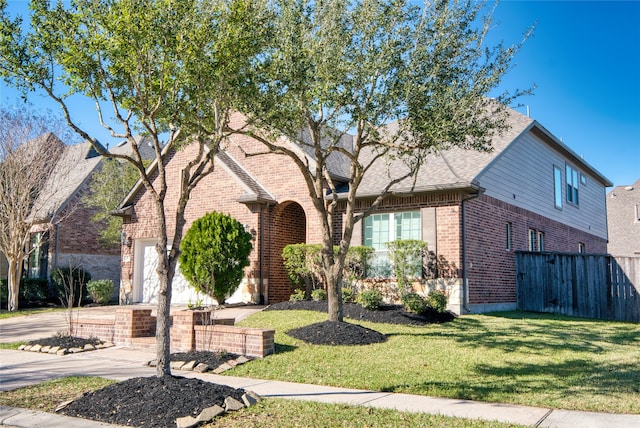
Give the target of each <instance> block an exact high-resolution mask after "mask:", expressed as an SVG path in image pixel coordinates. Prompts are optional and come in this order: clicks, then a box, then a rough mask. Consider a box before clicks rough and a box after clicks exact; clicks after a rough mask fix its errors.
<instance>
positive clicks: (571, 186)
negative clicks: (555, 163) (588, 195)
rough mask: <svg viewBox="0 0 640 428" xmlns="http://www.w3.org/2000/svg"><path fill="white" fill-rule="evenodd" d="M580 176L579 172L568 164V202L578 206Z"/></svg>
mask: <svg viewBox="0 0 640 428" xmlns="http://www.w3.org/2000/svg"><path fill="white" fill-rule="evenodd" d="M579 175H580V174H578V171H576V170H575V169H574V168H573V167H571V166H570V165H569V164H567V169H566V180H567V202H571V203H572V204H575V205H578V204H579V199H578V186H579V180H580V178H579Z"/></svg>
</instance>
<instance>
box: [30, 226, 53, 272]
mask: <svg viewBox="0 0 640 428" xmlns="http://www.w3.org/2000/svg"><path fill="white" fill-rule="evenodd" d="M30 245H31V253H30V254H29V258H28V260H27V261H26V262H27V266H26V269H25V275H26V276H27V277H29V278H46V277H47V269H48V257H49V254H48V252H49V234H48V233H46V232H36V233H34V234H32V235H31V243H30Z"/></svg>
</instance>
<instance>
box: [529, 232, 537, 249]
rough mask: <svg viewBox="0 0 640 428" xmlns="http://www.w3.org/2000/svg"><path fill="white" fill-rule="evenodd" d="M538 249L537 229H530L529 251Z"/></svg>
mask: <svg viewBox="0 0 640 428" xmlns="http://www.w3.org/2000/svg"><path fill="white" fill-rule="evenodd" d="M535 250H536V231H535V230H533V229H529V251H535Z"/></svg>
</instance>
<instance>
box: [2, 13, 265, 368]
mask: <svg viewBox="0 0 640 428" xmlns="http://www.w3.org/2000/svg"><path fill="white" fill-rule="evenodd" d="M259 6H260V3H258V2H253V1H250V0H180V1H175V0H74V1H72V2H70V3H69V2H57V3H56V4H51V3H50V2H49V1H46V0H32V1H31V2H30V18H31V21H30V26H24V25H23V22H22V18H21V17H18V18H14V17H12V16H11V15H10V14H9V12H8V11H7V8H6V0H0V11H1V12H0V77H1V78H3V79H4V80H5V81H6V82H7V83H8V84H9V85H12V86H14V87H17V88H19V89H22V90H23V91H24V92H25V95H26V94H28V93H29V92H30V91H34V90H37V91H39V92H40V93H44V94H46V95H47V96H48V97H50V98H51V99H52V100H54V101H55V102H57V103H58V105H59V106H60V109H61V111H62V112H63V114H64V116H65V119H66V121H67V124H68V125H69V126H70V127H71V128H72V129H73V130H74V131H75V132H76V133H77V134H78V135H79V136H80V137H81V138H82V139H84V140H86V141H90V142H91V143H92V144H93V146H94V148H95V149H96V151H97V152H98V153H99V154H101V155H103V156H107V157H113V158H114V159H122V160H126V161H128V162H130V163H131V164H132V165H133V166H134V167H135V169H136V170H137V171H138V174H139V178H140V180H141V185H142V186H143V188H144V191H145V192H146V193H147V194H148V195H150V197H151V199H152V201H153V203H154V212H155V216H156V219H157V238H158V244H157V245H156V251H157V253H158V265H157V270H156V272H157V274H158V280H159V293H158V318H157V320H158V322H157V328H156V337H157V361H158V364H157V373H158V375H159V376H162V375H165V374H169V373H170V371H171V370H170V365H169V357H170V349H169V320H170V319H169V310H170V303H171V284H172V281H173V277H174V275H175V268H176V264H177V261H178V256H179V248H180V241H181V239H182V236H183V233H184V232H183V229H184V225H185V218H184V212H185V209H186V206H187V202H188V201H189V195H190V192H191V191H192V189H193V188H194V187H195V186H196V185H197V184H198V183H199V182H200V180H201V179H202V178H203V177H204V176H206V175H207V174H209V173H210V172H211V171H212V170H213V158H214V156H215V154H216V153H217V151H218V150H219V149H220V147H221V146H222V145H223V144H225V143H226V142H227V140H228V136H229V134H230V133H231V131H230V130H229V129H228V122H229V119H230V114H231V112H232V111H234V110H236V109H237V105H238V104H239V99H241V98H246V97H248V95H246V94H243V92H242V91H248V90H251V89H252V88H253V86H252V85H247V84H246V82H247V81H249V80H250V75H251V72H252V70H254V68H255V58H256V56H257V55H258V53H259V52H261V51H262V49H263V46H264V43H265V41H266V40H268V38H267V37H266V36H265V34H264V29H265V28H267V26H266V25H265V20H266V18H265V16H264V15H263V14H262V12H261V9H260V7H259ZM266 22H268V21H266ZM72 96H85V97H89V98H90V99H92V100H93V101H94V102H95V107H96V113H97V115H96V118H95V122H94V125H100V126H102V127H104V128H105V129H107V130H108V131H109V132H110V134H111V135H112V136H113V137H114V138H117V139H118V140H120V141H122V140H127V141H128V142H129V143H130V144H131V147H132V151H133V153H132V154H131V155H126V154H114V153H111V152H108V150H106V149H105V147H104V146H103V145H101V144H100V143H99V142H98V140H97V139H96V136H95V135H94V134H93V133H92V130H91V128H89V127H87V126H86V122H85V124H81V123H80V122H79V121H78V120H77V119H76V114H77V111H74V107H73V105H72V104H71V103H70V102H69V100H70V99H71V98H70V97H72ZM138 134H145V135H146V136H147V141H151V142H152V144H153V148H154V151H155V159H156V161H155V164H154V166H153V168H149V169H148V170H147V169H146V168H145V164H144V160H143V158H142V156H141V154H140V150H139V148H138V142H137V141H136V139H135V136H136V135H138ZM161 139H162V140H163V141H161ZM163 143H164V144H163ZM187 144H193V145H195V147H196V150H194V155H193V156H192V157H191V158H190V159H189V160H188V162H187V164H186V165H185V167H184V168H183V170H182V177H181V180H180V181H179V182H177V183H175V182H174V183H169V182H168V180H167V177H166V165H167V163H168V161H169V159H171V157H172V156H173V154H174V153H175V151H176V150H179V149H180V148H181V147H182V146H184V145H187ZM171 185H176V186H179V197H178V201H177V203H176V204H175V205H173V204H172V205H171V206H169V205H167V204H166V203H165V198H166V195H167V189H168V187H169V186H171ZM168 217H172V219H170V220H171V221H168ZM167 224H175V229H174V230H170V231H169V230H167ZM169 236H171V237H172V240H171V242H169Z"/></svg>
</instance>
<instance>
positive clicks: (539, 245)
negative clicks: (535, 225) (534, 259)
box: [537, 232, 544, 251]
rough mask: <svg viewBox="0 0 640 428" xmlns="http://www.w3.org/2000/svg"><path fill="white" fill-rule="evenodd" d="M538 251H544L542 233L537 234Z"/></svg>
mask: <svg viewBox="0 0 640 428" xmlns="http://www.w3.org/2000/svg"><path fill="white" fill-rule="evenodd" d="M537 248H538V251H544V232H538V246H537Z"/></svg>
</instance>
